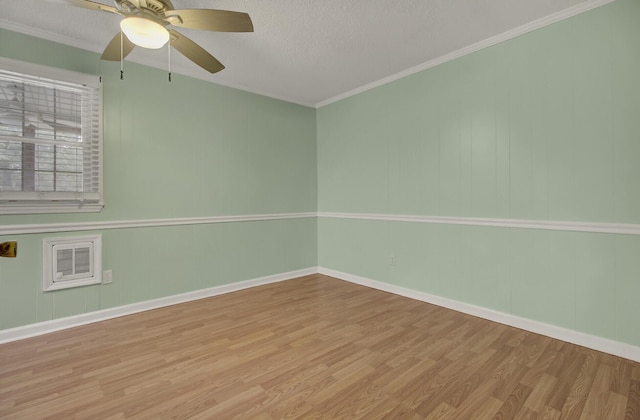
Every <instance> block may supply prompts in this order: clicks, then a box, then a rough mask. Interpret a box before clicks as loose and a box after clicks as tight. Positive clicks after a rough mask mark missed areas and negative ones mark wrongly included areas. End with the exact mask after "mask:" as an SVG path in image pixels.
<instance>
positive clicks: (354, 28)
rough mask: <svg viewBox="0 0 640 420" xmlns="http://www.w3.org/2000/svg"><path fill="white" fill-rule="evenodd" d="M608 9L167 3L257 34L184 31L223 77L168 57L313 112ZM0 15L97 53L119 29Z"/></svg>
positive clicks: (414, 2)
mask: <svg viewBox="0 0 640 420" xmlns="http://www.w3.org/2000/svg"><path fill="white" fill-rule="evenodd" d="M100 1H101V2H102V3H105V4H110V5H111V4H112V3H111V2H110V1H108V0H100ZM610 1H611V0H395V1H392V0H235V1H232V0H173V1H172V2H173V5H174V6H175V7H176V9H181V8H185V9H186V8H211V9H214V8H215V9H225V10H236V11H242V12H247V13H249V15H250V16H251V18H252V20H253V24H254V27H255V32H254V33H219V32H204V31H194V30H187V29H183V30H181V31H182V32H183V33H184V34H185V35H187V36H188V37H190V38H191V39H193V40H194V41H196V42H198V43H200V44H201V45H202V46H203V47H204V48H205V49H206V50H208V51H209V52H210V53H212V54H213V55H214V56H215V57H216V58H218V59H219V60H220V61H221V62H222V63H223V64H224V65H225V66H226V69H225V70H223V71H222V72H219V73H216V74H213V75H210V74H209V73H207V72H205V71H204V70H202V69H200V68H199V67H197V66H196V65H194V64H192V63H190V62H189V61H187V60H186V59H184V58H183V57H182V56H180V54H178V53H176V54H172V70H173V72H174V73H182V74H187V75H190V76H193V77H197V78H200V79H204V80H209V81H211V82H214V83H219V84H222V85H227V86H232V87H237V88H240V89H244V90H247V91H251V92H256V93H259V94H263V95H266V96H270V97H274V98H279V99H284V100H287V101H290V102H294V103H298V104H303V105H307V106H319V105H323V104H326V103H329V102H331V101H333V100H335V99H338V98H341V97H344V96H348V95H349V94H350V93H353V92H355V91H358V90H362V89H365V88H366V87H367V86H373V85H375V84H380V83H382V81H385V80H391V79H393V78H394V77H398V76H399V75H400V74H407V72H411V71H415V70H417V69H420V68H426V67H427V66H428V64H429V63H433V62H436V61H437V60H438V59H440V58H442V57H447V56H452V55H455V54H456V52H460V50H463V51H464V50H465V49H466V50H469V49H470V47H469V46H472V47H471V49H473V48H474V47H475V48H477V47H478V46H479V45H487V44H490V43H491V42H492V41H491V40H492V39H494V40H496V39H501V38H500V37H498V36H499V35H500V34H505V33H507V34H517V33H522V32H525V31H526V30H529V29H531V28H535V27H539V26H542V25H543V24H547V23H550V22H553V21H556V20H559V19H561V18H564V17H567V16H571V15H574V14H577V13H579V12H582V11H585V10H588V9H591V8H593V7H597V6H599V5H602V4H605V3H608V2H610ZM0 11H2V13H1V14H0V27H4V28H7V29H11V30H15V31H19V32H24V33H28V34H32V35H36V36H40V37H43V38H47V39H51V40H54V41H58V42H63V43H66V44H69V45H73V46H77V47H81V48H84V49H88V50H91V51H96V52H101V51H102V49H103V48H104V47H105V46H106V44H107V42H108V41H109V40H110V39H111V38H112V37H113V36H114V34H115V33H117V32H118V31H119V26H118V22H119V20H120V17H119V16H117V15H114V14H111V13H104V12H98V11H92V10H86V9H81V8H77V7H73V6H68V5H64V4H60V3H57V2H56V1H54V0H0ZM483 41H484V42H483ZM478 43H480V44H478ZM127 60H129V61H134V62H138V63H143V64H147V65H150V66H152V67H157V68H161V69H166V68H167V52H166V49H163V50H143V49H142V48H137V49H135V50H134V52H133V53H131V55H130V56H129V57H127Z"/></svg>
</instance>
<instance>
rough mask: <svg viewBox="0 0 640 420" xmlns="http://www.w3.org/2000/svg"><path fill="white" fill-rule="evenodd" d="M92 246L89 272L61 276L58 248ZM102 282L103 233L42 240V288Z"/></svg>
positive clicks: (64, 287) (57, 288)
mask: <svg viewBox="0 0 640 420" xmlns="http://www.w3.org/2000/svg"><path fill="white" fill-rule="evenodd" d="M87 247H88V248H90V269H89V273H85V274H75V273H74V274H72V275H67V276H61V275H59V274H58V273H57V269H56V268H57V255H56V252H57V250H64V249H71V250H74V249H75V248H87ZM101 282H102V235H90V236H74V237H65V238H47V239H43V240H42V290H43V291H45V292H50V291H54V290H61V289H68V288H71V287H79V286H88V285H91V284H100V283H101Z"/></svg>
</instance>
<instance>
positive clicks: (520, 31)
mask: <svg viewBox="0 0 640 420" xmlns="http://www.w3.org/2000/svg"><path fill="white" fill-rule="evenodd" d="M614 1H615V0H587V1H585V2H583V3H580V4H577V5H575V6H573V7H570V8H568V9H565V10H562V11H560V12H557V13H554V14H551V15H549V16H545V17H543V18H540V19H537V20H534V21H532V22H529V23H526V24H524V25H522V26H519V27H517V28H514V29H511V30H509V31H506V32H503V33H501V34H498V35H495V36H492V37H490V38H487V39H485V40H482V41H479V42H476V43H475V44H471V45H469V46H467V47H464V48H461V49H459V50H457V51H453V52H451V53H448V54H445V55H443V56H440V57H438V58H435V59H433V60H430V61H427V62H426V63H422V64H418V65H417V66H414V67H411V68H408V69H406V70H403V71H401V72H398V73H396V74H392V75H391V76H387V77H385V78H382V79H379V80H376V81H374V82H371V83H367V84H366V85H363V86H360V87H358V88H355V89H352V90H349V91H347V92H344V93H342V94H340V95H336V96H333V97H331V98H329V99H325V100H324V101H320V102H318V103H317V104H316V105H315V108H322V107H323V106H326V105H330V104H332V103H334V102H338V101H341V100H343V99H346V98H349V97H351V96H355V95H358V94H360V93H363V92H366V91H368V90H371V89H375V88H377V87H380V86H383V85H386V84H388V83H391V82H395V81H396V80H400V79H403V78H405V77H407V76H411V75H413V74H415V73H419V72H421V71H424V70H428V69H430V68H432V67H436V66H439V65H440V64H444V63H446V62H448V61H453V60H455V59H458V58H460V57H464V56H465V55H468V54H471V53H474V52H476V51H480V50H482V49H484V48H487V47H491V46H492V45H496V44H499V43H501V42H504V41H508V40H510V39H512V38H515V37H518V36H520V35H524V34H526V33H529V32H532V31H535V30H537V29H540V28H543V27H545V26H548V25H551V24H554V23H557V22H560V21H562V20H565V19H569V18H571V17H574V16H577V15H579V14H581V13H584V12H588V11H589V10H593V9H596V8H598V7H600V6H604V5H606V4H609V3H612V2H614Z"/></svg>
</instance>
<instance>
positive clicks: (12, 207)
mask: <svg viewBox="0 0 640 420" xmlns="http://www.w3.org/2000/svg"><path fill="white" fill-rule="evenodd" d="M103 207H104V204H102V203H87V204H79V203H42V204H25V203H0V215H2V214H44V213H98V212H100V211H101V210H102V208H103Z"/></svg>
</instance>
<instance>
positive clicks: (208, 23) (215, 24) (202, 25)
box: [165, 9, 253, 32]
mask: <svg viewBox="0 0 640 420" xmlns="http://www.w3.org/2000/svg"><path fill="white" fill-rule="evenodd" d="M165 16H166V18H165V21H167V22H168V23H170V24H171V25H173V26H177V27H179V28H190V29H202V30H205V31H216V32H253V23H252V22H251V18H250V17H249V15H248V14H247V13H243V12H231V11H229V10H211V9H183V10H167V11H166V12H165Z"/></svg>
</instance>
